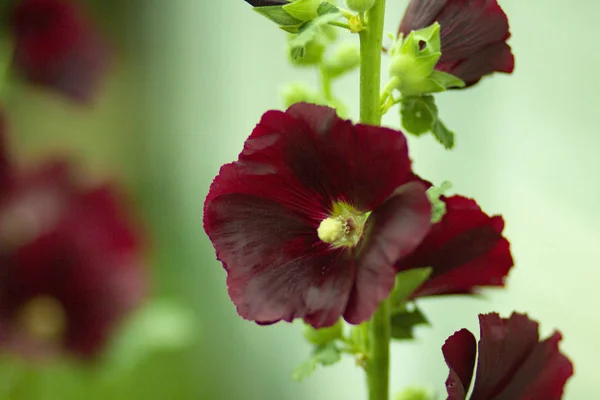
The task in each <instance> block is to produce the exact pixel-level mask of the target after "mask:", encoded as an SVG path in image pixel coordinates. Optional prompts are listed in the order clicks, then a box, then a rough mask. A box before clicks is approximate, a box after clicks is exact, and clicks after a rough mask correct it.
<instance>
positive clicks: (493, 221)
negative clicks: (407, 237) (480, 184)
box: [397, 196, 514, 297]
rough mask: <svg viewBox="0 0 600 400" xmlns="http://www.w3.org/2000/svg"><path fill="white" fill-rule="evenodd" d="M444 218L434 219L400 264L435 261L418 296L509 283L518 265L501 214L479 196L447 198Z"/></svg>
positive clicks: (425, 264)
mask: <svg viewBox="0 0 600 400" xmlns="http://www.w3.org/2000/svg"><path fill="white" fill-rule="evenodd" d="M441 199H442V200H443V201H444V202H445V204H446V213H445V214H444V217H443V218H442V220H441V221H440V222H438V223H436V224H434V225H433V226H432V228H431V230H430V231H429V233H428V235H427V236H426V237H425V239H424V240H423V242H422V243H421V244H420V245H419V247H418V248H417V249H416V250H415V251H414V252H413V253H412V254H411V255H409V256H408V257H406V258H403V259H401V260H400V261H399V263H398V264H397V267H398V269H399V270H400V271H404V270H408V269H411V268H421V267H431V268H432V269H433V271H432V274H431V276H430V278H429V279H428V280H427V281H426V282H425V283H424V284H423V285H422V286H421V287H420V288H419V289H417V291H416V292H415V293H413V297H423V296H434V295H442V294H461V293H473V292H475V291H476V290H477V289H478V288H479V287H482V286H504V280H505V278H506V276H507V275H508V272H509V271H510V269H511V267H512V266H513V265H514V262H513V258H512V256H511V253H510V244H509V242H508V240H506V238H505V237H504V236H502V231H503V229H504V220H503V219H502V217H501V216H497V215H496V216H492V217H490V216H488V215H487V214H485V213H484V212H483V211H482V210H481V208H480V207H479V206H478V205H477V203H476V202H475V200H472V199H468V198H465V197H461V196H451V197H447V198H446V197H442V198H441Z"/></svg>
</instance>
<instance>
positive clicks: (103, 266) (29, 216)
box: [0, 163, 146, 358]
mask: <svg viewBox="0 0 600 400" xmlns="http://www.w3.org/2000/svg"><path fill="white" fill-rule="evenodd" d="M124 217H125V216H124V212H123V209H122V204H120V202H119V199H118V198H117V196H116V194H115V193H114V191H113V190H112V189H111V187H109V186H101V187H96V188H89V189H85V190H84V189H82V188H81V187H79V186H78V185H76V184H75V182H74V181H73V179H71V177H70V176H69V171H68V166H67V165H65V164H62V163H55V164H49V165H46V166H44V167H43V168H41V169H39V170H37V171H35V172H33V173H28V174H25V175H22V176H18V177H16V178H15V179H13V180H12V181H11V185H10V188H9V190H8V193H3V194H2V196H1V198H0V347H2V348H3V349H4V350H6V351H10V352H14V353H17V354H21V355H25V356H28V357H33V358H40V357H41V358H47V357H48V356H51V355H54V354H56V353H60V352H64V353H67V354H71V355H75V356H78V357H81V358H93V357H94V356H96V355H97V354H99V352H100V351H101V350H102V349H103V347H104V345H105V343H106V341H107V340H108V338H109V336H110V334H111V333H112V331H113V329H114V328H115V327H116V326H117V324H118V323H119V322H120V321H121V320H122V318H123V317H124V316H125V315H127V313H128V312H130V311H131V310H132V309H133V308H134V307H136V306H137V305H138V304H139V303H140V301H141V300H142V298H143V295H144V292H145V287H146V280H145V276H146V275H145V269H144V268H143V265H142V260H141V255H140V243H139V239H138V235H137V233H136V232H135V230H134V229H133V227H132V226H131V225H130V224H129V222H128V221H127V220H126V219H125V218H124Z"/></svg>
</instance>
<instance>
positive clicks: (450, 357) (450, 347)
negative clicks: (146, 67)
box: [442, 329, 477, 400]
mask: <svg viewBox="0 0 600 400" xmlns="http://www.w3.org/2000/svg"><path fill="white" fill-rule="evenodd" d="M442 353H443V354H444V360H445V361H446V364H447V365H448V368H450V373H449V374H448V378H447V379H446V390H447V391H448V400H465V399H466V396H467V392H468V391H469V387H470V386H471V379H472V378H473V370H474V368H475V358H476V356H477V343H476V341H475V336H473V334H472V333H471V332H469V331H468V330H466V329H461V330H460V331H458V332H456V333H454V335H452V336H450V337H449V338H448V339H446V342H445V343H444V345H443V346H442Z"/></svg>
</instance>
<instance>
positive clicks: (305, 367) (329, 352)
mask: <svg viewBox="0 0 600 400" xmlns="http://www.w3.org/2000/svg"><path fill="white" fill-rule="evenodd" d="M341 359H342V352H341V351H340V349H339V348H338V347H337V346H336V345H335V343H328V344H326V345H324V346H317V347H315V349H314V350H313V353H312V355H311V357H310V359H308V360H307V361H305V362H303V363H302V364H300V365H299V366H297V367H296V368H295V369H294V372H293V373H292V379H293V380H295V381H302V380H304V379H305V378H308V377H309V376H310V375H312V373H313V372H315V370H316V369H317V366H319V365H323V366H329V365H333V364H335V363H337V362H339V361H340V360H341Z"/></svg>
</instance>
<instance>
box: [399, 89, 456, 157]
mask: <svg viewBox="0 0 600 400" xmlns="http://www.w3.org/2000/svg"><path fill="white" fill-rule="evenodd" d="M400 114H401V115H402V126H404V129H405V130H406V131H407V132H408V133H411V134H413V135H416V136H420V135H422V134H424V133H425V132H427V131H430V132H431V133H432V134H433V136H434V137H435V138H436V139H437V141H438V142H440V143H441V144H442V145H443V146H444V147H445V148H446V149H449V150H450V149H452V148H453V147H454V132H452V131H451V130H449V129H448V128H447V127H446V126H445V125H444V124H443V123H442V121H441V120H440V118H439V115H438V108H437V106H436V105H435V99H434V98H433V96H406V97H403V98H402V100H401V106H400Z"/></svg>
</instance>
